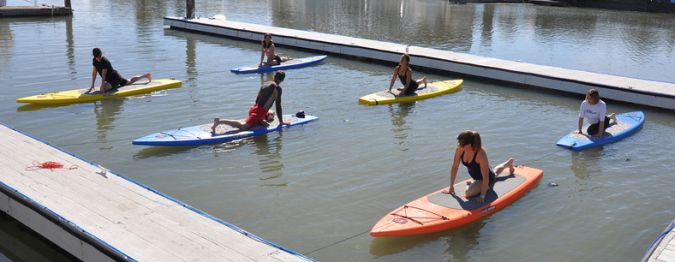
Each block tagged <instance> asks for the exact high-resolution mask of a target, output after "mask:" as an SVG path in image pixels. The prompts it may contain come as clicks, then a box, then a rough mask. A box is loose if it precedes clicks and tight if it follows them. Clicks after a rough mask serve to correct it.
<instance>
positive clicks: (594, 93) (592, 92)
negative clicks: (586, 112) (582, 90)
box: [586, 89, 600, 103]
mask: <svg viewBox="0 0 675 262" xmlns="http://www.w3.org/2000/svg"><path fill="white" fill-rule="evenodd" d="M586 95H588V96H589V97H590V98H592V99H593V100H594V102H595V103H597V102H598V101H600V93H599V92H598V90H596V89H590V90H588V92H586Z"/></svg>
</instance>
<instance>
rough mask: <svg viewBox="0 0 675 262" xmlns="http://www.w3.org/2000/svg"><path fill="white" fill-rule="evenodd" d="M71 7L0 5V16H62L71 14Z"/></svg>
mask: <svg viewBox="0 0 675 262" xmlns="http://www.w3.org/2000/svg"><path fill="white" fill-rule="evenodd" d="M72 14H73V9H71V8H70V7H65V6H46V5H42V6H1V7H0V18H1V17H22V16H64V15H72Z"/></svg>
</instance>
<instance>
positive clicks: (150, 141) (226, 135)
mask: <svg viewBox="0 0 675 262" xmlns="http://www.w3.org/2000/svg"><path fill="white" fill-rule="evenodd" d="M317 119H319V118H318V117H316V116H311V115H305V117H304V118H299V117H296V116H295V115H284V120H285V121H287V122H291V124H290V125H284V126H283V127H284V128H285V127H291V126H297V125H302V124H306V123H309V122H312V121H314V120H317ZM241 121H243V119H242V120H241ZM278 124H279V120H278V119H276V117H275V119H274V121H273V122H272V123H270V124H269V126H268V127H264V126H262V125H258V126H256V127H254V128H253V129H251V130H247V131H239V130H238V129H236V128H233V127H231V126H228V125H220V126H218V128H217V129H216V133H215V134H213V133H211V126H212V125H213V123H208V124H203V125H198V126H191V127H183V128H178V129H174V130H167V131H163V132H159V133H154V134H150V135H147V136H144V137H141V138H138V139H135V140H134V141H132V142H131V143H132V144H134V145H145V146H198V145H206V144H217V143H224V142H227V141H232V140H237V139H242V138H246V137H251V136H257V135H262V134H267V133H269V132H273V131H276V130H279V129H278V128H277V126H278Z"/></svg>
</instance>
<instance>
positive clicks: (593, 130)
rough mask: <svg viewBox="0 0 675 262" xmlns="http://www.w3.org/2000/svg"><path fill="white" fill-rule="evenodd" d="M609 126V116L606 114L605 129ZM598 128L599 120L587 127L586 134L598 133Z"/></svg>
mask: <svg viewBox="0 0 675 262" xmlns="http://www.w3.org/2000/svg"><path fill="white" fill-rule="evenodd" d="M608 127H609V117H606V116H605V129H607V128H608ZM598 128H600V123H599V122H598V123H595V124H592V125H590V126H588V128H586V134H589V135H595V134H597V133H598ZM603 131H604V130H603Z"/></svg>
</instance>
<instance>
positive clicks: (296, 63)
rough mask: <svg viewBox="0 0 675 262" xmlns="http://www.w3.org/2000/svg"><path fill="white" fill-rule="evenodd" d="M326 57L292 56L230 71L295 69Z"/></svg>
mask: <svg viewBox="0 0 675 262" xmlns="http://www.w3.org/2000/svg"><path fill="white" fill-rule="evenodd" d="M327 57H328V56H326V55H320V56H310V57H305V58H294V59H290V60H287V61H284V62H281V64H280V65H275V66H260V67H258V65H257V64H255V65H250V66H242V67H237V68H233V69H232V70H230V71H232V72H233V73H237V74H251V73H265V72H272V71H276V70H287V69H296V68H301V67H306V66H310V65H313V64H316V63H319V62H321V61H323V60H325V59H326V58H327Z"/></svg>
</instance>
